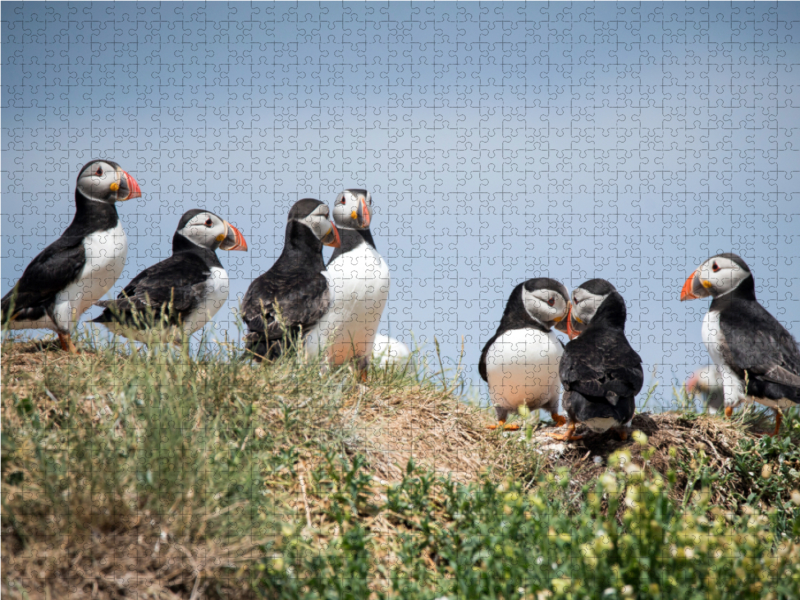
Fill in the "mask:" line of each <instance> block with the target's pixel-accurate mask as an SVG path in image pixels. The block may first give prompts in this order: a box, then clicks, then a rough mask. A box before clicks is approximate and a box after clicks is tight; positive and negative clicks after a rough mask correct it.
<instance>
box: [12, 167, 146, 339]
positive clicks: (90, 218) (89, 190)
mask: <svg viewBox="0 0 800 600" xmlns="http://www.w3.org/2000/svg"><path fill="white" fill-rule="evenodd" d="M141 195H142V191H141V189H140V188H139V184H138V183H137V182H136V180H135V179H134V178H133V177H131V176H130V175H129V174H128V173H126V172H125V171H124V170H123V169H122V167H121V166H119V165H118V164H117V163H115V162H113V161H111V160H105V159H96V160H92V161H90V162H88V163H86V164H85V165H84V166H83V167H82V168H81V170H80V173H79V174H78V181H77V184H76V186H75V217H74V218H73V219H72V223H70V225H69V227H67V229H66V230H65V231H64V233H63V234H62V235H61V237H60V238H58V239H57V240H56V241H55V242H53V243H52V244H50V245H49V246H47V247H46V248H45V249H44V250H42V252H40V253H39V255H38V256H36V258H34V259H33V260H32V261H31V263H30V264H29V265H28V266H27V267H26V268H25V271H24V272H23V273H22V277H20V279H19V281H18V282H17V283H16V285H14V287H13V288H12V289H11V291H9V292H8V293H7V294H6V295H5V296H3V299H2V311H1V312H2V314H1V315H0V319H1V320H2V323H3V325H4V326H6V327H8V328H9V329H51V330H53V331H55V332H56V333H57V334H58V339H59V341H60V342H61V348H62V349H63V350H64V351H66V352H71V353H75V352H77V349H76V347H75V344H74V343H73V342H72V337H71V334H72V332H73V330H74V329H75V326H76V325H77V323H78V320H79V319H80V316H81V315H82V314H83V313H84V312H86V310H87V309H88V308H89V307H91V306H92V305H93V304H94V303H95V302H97V301H98V300H100V298H102V297H103V296H104V295H105V293H106V292H108V290H110V289H111V288H112V286H113V285H114V283H116V281H117V279H118V278H119V276H120V275H121V274H122V269H123V268H124V266H125V258H126V256H127V254H128V240H127V238H126V236H125V230H124V229H123V228H122V223H121V222H120V220H119V215H118V214H117V209H116V206H115V204H116V203H117V202H124V201H126V200H131V199H132V198H139V197H140V196H141Z"/></svg>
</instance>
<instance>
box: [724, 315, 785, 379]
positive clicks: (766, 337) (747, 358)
mask: <svg viewBox="0 0 800 600" xmlns="http://www.w3.org/2000/svg"><path fill="white" fill-rule="evenodd" d="M719 324H720V328H721V329H722V335H723V336H724V338H725V345H724V347H723V348H722V354H723V357H724V358H725V360H726V362H729V363H730V364H731V365H732V366H733V367H736V368H738V369H741V370H746V371H748V372H750V373H753V374H754V375H759V376H760V377H762V378H763V379H767V380H769V381H773V382H775V383H779V384H783V385H789V386H792V387H800V351H798V348H797V342H795V340H794V338H793V337H792V335H791V334H790V333H789V332H788V331H786V329H785V328H784V327H783V325H781V324H780V323H779V322H778V320H777V319H775V317H773V316H772V315H771V314H769V313H768V312H767V310H766V309H765V308H763V307H762V306H761V305H760V304H758V303H753V302H747V303H738V304H736V305H735V309H734V310H725V311H721V312H720V314H719Z"/></svg>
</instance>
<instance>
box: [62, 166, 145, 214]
mask: <svg viewBox="0 0 800 600" xmlns="http://www.w3.org/2000/svg"><path fill="white" fill-rule="evenodd" d="M77 189H78V191H79V192H80V193H81V194H83V195H84V196H85V197H86V198H88V199H89V200H95V201H97V202H106V203H108V204H113V203H114V202H124V201H125V200H130V199H131V198H140V197H141V195H142V190H141V189H140V188H139V184H138V183H136V180H135V179H134V178H133V177H131V176H130V175H128V173H126V172H125V171H123V170H122V167H120V166H119V165H118V164H117V163H115V162H114V161H111V160H100V159H97V160H93V161H90V162H88V163H86V164H85V165H84V166H83V168H82V169H81V172H80V174H79V175H78V184H77Z"/></svg>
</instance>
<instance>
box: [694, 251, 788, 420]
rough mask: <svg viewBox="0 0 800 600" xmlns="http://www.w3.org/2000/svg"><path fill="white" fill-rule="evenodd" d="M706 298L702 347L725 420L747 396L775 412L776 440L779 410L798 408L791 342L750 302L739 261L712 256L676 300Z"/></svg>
mask: <svg viewBox="0 0 800 600" xmlns="http://www.w3.org/2000/svg"><path fill="white" fill-rule="evenodd" d="M708 296H711V297H712V298H713V301H712V302H711V306H710V307H709V309H708V313H707V314H706V316H705V319H703V329H702V332H703V342H704V343H705V345H706V348H707V349H708V353H709V354H710V355H711V359H712V360H713V361H714V364H715V365H717V369H718V372H719V376H720V378H721V379H722V387H723V390H724V395H725V414H726V415H727V416H728V417H730V416H731V414H733V409H734V408H735V407H736V406H738V405H739V404H740V403H741V402H743V401H745V400H748V398H747V397H748V396H751V397H752V399H753V400H755V401H756V402H758V403H759V404H763V405H764V406H767V407H769V408H772V409H774V410H775V432H774V434H773V435H777V434H778V432H779V431H780V428H781V410H783V409H787V408H790V407H792V406H795V405H797V404H798V403H800V351H798V348H797V342H796V341H795V339H794V338H793V337H792V335H791V334H790V333H789V332H788V331H786V329H785V328H784V327H783V325H781V324H780V323H778V321H777V319H775V317H773V316H772V315H771V314H769V313H768V312H767V310H766V309H765V308H764V307H763V306H761V304H759V302H758V300H756V291H755V280H754V279H753V274H752V273H751V272H750V268H749V267H748V266H747V264H745V262H744V261H743V260H742V259H741V258H740V257H739V256H737V255H735V254H730V253H725V254H717V255H716V256H712V257H711V258H709V259H708V260H707V261H706V262H704V263H703V264H702V265H700V266H699V267H698V268H697V270H696V271H695V272H694V273H692V274H691V275H690V276H689V278H688V279H687V280H686V283H685V284H684V285H683V289H682V290H681V300H694V299H696V298H707V297H708ZM745 386H746V389H745Z"/></svg>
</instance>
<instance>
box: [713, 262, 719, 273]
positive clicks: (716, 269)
mask: <svg viewBox="0 0 800 600" xmlns="http://www.w3.org/2000/svg"><path fill="white" fill-rule="evenodd" d="M711 270H712V271H714V273H716V272H717V271H719V265H718V264H717V263H714V264H713V265H711Z"/></svg>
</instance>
